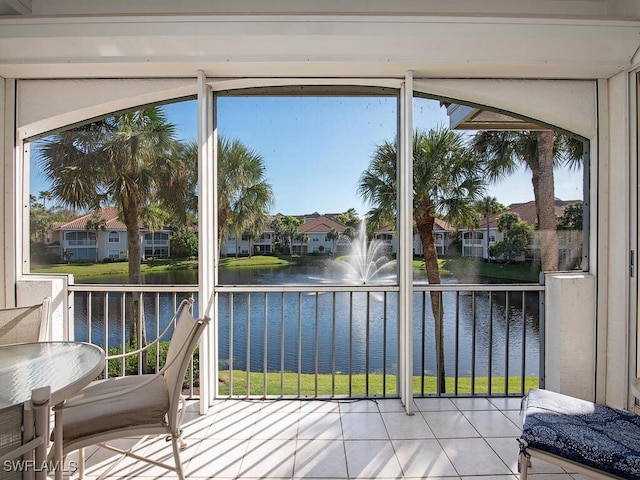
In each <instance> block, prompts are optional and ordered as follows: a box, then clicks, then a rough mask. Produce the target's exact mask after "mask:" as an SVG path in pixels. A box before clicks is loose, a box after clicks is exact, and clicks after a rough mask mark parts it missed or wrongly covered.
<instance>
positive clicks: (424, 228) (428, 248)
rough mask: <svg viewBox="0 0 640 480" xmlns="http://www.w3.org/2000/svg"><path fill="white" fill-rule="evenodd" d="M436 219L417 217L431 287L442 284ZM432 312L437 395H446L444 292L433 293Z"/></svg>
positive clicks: (426, 216) (426, 215)
mask: <svg viewBox="0 0 640 480" xmlns="http://www.w3.org/2000/svg"><path fill="white" fill-rule="evenodd" d="M434 225H435V218H434V217H433V216H431V215H429V214H428V213H427V214H424V215H420V216H418V215H416V228H417V229H418V234H419V235H420V242H421V243H422V250H423V252H424V266H425V268H426V271H427V280H428V281H429V284H430V285H439V284H440V266H439V265H438V253H437V251H436V244H435V239H434V238H433V228H434ZM429 295H430V297H431V312H432V313H433V321H434V323H433V327H434V339H435V345H436V376H437V382H436V385H437V393H445V391H446V385H445V365H444V326H443V323H444V308H443V303H442V292H431V293H430V294H429Z"/></svg>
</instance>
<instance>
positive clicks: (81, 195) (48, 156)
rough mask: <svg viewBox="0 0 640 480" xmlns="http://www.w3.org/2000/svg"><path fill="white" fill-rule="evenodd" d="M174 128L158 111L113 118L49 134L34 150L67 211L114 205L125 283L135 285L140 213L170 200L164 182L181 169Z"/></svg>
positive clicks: (138, 279) (131, 113)
mask: <svg viewBox="0 0 640 480" xmlns="http://www.w3.org/2000/svg"><path fill="white" fill-rule="evenodd" d="M174 143H175V140H174V126H173V125H172V124H170V123H168V122H167V121H166V119H165V117H164V115H163V113H162V111H161V110H160V109H159V108H158V107H149V108H145V109H142V110H138V111H132V112H126V113H123V114H121V115H118V116H114V117H109V118H106V119H104V120H101V121H98V122H94V123H91V124H88V125H84V126H81V127H78V128H74V129H71V130H67V131H65V132H61V133H58V134H56V135H53V136H52V137H51V138H50V139H48V140H47V141H46V142H45V143H44V145H43V147H42V150H41V151H40V155H41V164H42V167H43V171H44V172H45V175H46V176H47V178H48V179H49V180H50V181H51V191H52V193H53V195H54V197H56V198H58V199H60V200H61V201H62V202H64V203H65V204H67V205H69V206H72V207H85V208H86V207H89V208H97V207H99V206H100V204H103V203H108V204H114V205H116V206H117V207H118V209H119V210H120V212H121V214H122V218H123V221H124V224H125V225H126V227H127V243H128V245H127V247H128V252H129V283H132V284H139V283H140V259H141V251H140V244H141V241H140V224H141V208H142V206H143V205H145V204H146V203H147V202H149V201H151V200H152V199H154V198H160V197H162V196H165V197H166V196H171V200H172V201H175V200H176V198H175V192H174V191H171V189H170V188H165V186H166V179H168V178H171V177H173V176H175V175H176V174H177V173H179V172H181V171H182V170H183V169H184V163H183V162H182V161H181V159H179V158H176V157H175V156H174V155H172V153H173V151H172V147H173V144H174Z"/></svg>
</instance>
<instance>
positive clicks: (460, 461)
mask: <svg viewBox="0 0 640 480" xmlns="http://www.w3.org/2000/svg"><path fill="white" fill-rule="evenodd" d="M440 445H442V448H443V449H444V451H445V453H446V454H447V456H448V457H449V460H451V463H452V464H453V466H454V467H455V469H456V471H457V472H458V474H460V475H461V476H463V475H508V474H511V473H512V472H511V470H510V469H509V467H507V465H505V463H504V462H503V461H502V460H501V459H500V457H499V456H498V455H497V454H496V453H495V452H494V451H493V449H492V448H491V447H490V446H489V445H488V444H487V442H486V441H485V440H484V439H482V438H448V439H444V440H440Z"/></svg>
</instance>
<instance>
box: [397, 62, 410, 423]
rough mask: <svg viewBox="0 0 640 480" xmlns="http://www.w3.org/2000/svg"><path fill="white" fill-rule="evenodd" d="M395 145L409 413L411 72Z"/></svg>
mask: <svg viewBox="0 0 640 480" xmlns="http://www.w3.org/2000/svg"><path fill="white" fill-rule="evenodd" d="M399 130H400V131H399V136H398V137H399V145H398V152H399V155H398V157H399V158H398V173H397V175H398V213H397V214H398V283H399V292H398V318H399V322H398V324H399V332H398V333H399V335H398V337H399V345H398V346H399V355H398V361H399V369H398V370H399V371H398V376H399V379H398V383H399V389H400V400H401V401H402V403H403V404H404V408H405V410H406V412H407V414H408V415H412V414H413V268H412V265H413V72H411V71H408V72H407V73H406V76H405V81H404V85H403V86H402V87H401V89H400V125H399Z"/></svg>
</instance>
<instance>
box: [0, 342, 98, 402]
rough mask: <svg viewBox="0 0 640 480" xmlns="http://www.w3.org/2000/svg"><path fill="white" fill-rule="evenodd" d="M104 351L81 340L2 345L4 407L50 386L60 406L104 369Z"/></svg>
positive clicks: (0, 398) (0, 368)
mask: <svg viewBox="0 0 640 480" xmlns="http://www.w3.org/2000/svg"><path fill="white" fill-rule="evenodd" d="M104 356H105V354H104V350H102V349H101V348H100V347H98V346H96V345H92V344H90V343H81V342H41V343H22V344H15V345H2V346H0V408H4V407H8V406H11V405H16V404H19V403H22V402H25V401H27V400H28V399H30V398H31V391H32V390H33V389H34V388H39V387H45V386H47V385H48V386H50V387H51V404H52V405H56V404H58V403H60V402H62V401H64V400H65V399H67V398H69V397H70V396H72V395H74V394H75V393H77V392H79V391H80V390H81V389H82V388H83V387H85V386H87V385H88V384H89V383H91V381H92V380H94V379H95V378H96V377H97V376H98V375H99V374H100V373H101V372H102V370H103V369H104Z"/></svg>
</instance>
